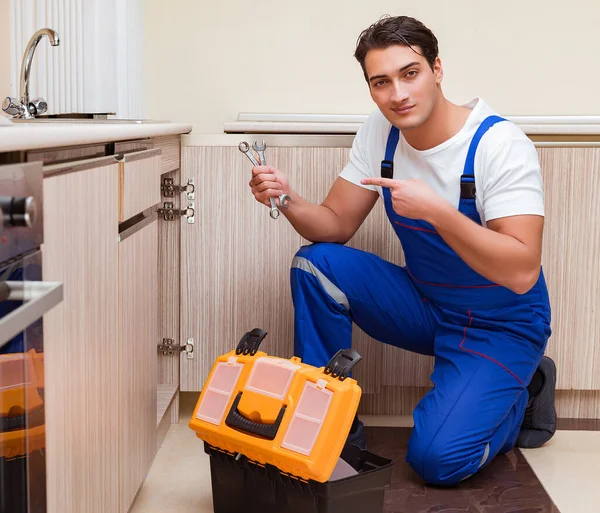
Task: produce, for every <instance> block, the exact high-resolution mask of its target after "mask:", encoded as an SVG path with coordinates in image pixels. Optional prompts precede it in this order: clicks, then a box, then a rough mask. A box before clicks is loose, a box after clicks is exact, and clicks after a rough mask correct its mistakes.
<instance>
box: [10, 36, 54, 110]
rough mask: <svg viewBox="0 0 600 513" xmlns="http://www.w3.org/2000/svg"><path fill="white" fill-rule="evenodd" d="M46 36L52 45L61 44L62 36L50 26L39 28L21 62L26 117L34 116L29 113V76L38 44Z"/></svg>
mask: <svg viewBox="0 0 600 513" xmlns="http://www.w3.org/2000/svg"><path fill="white" fill-rule="evenodd" d="M44 36H46V37H47V38H48V39H49V40H50V44H51V45H52V46H59V45H60V38H59V37H58V34H57V33H56V32H55V31H54V30H52V29H49V28H43V29H40V30H38V31H37V32H36V33H35V34H33V36H31V39H30V40H29V43H27V47H26V49H25V53H24V54H23V61H22V62H21V84H20V86H21V90H20V94H21V104H22V105H23V107H25V112H24V117H26V118H30V117H33V116H32V115H31V114H30V113H29V101H30V100H29V77H30V74H31V63H32V61H33V54H34V53H35V49H36V48H37V45H38V44H39V42H40V41H41V40H42V37H44Z"/></svg>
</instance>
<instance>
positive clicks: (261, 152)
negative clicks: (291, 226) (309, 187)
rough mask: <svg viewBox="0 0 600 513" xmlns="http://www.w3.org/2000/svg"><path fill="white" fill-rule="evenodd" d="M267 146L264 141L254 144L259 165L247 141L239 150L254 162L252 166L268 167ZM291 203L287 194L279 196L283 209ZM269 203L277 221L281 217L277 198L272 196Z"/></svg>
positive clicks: (239, 146)
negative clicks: (276, 201)
mask: <svg viewBox="0 0 600 513" xmlns="http://www.w3.org/2000/svg"><path fill="white" fill-rule="evenodd" d="M266 147H267V145H266V144H265V142H264V141H262V144H261V145H259V144H258V142H257V141H254V144H253V145H252V148H253V149H254V150H255V151H256V153H258V156H259V158H260V161H261V162H260V164H259V163H258V161H257V160H256V158H255V157H254V155H253V153H252V152H251V151H250V146H249V145H248V143H247V142H246V141H242V142H241V143H240V144H239V145H238V149H239V150H240V151H241V152H242V153H245V154H246V156H247V157H248V159H249V160H250V162H252V164H253V165H254V166H259V165H261V164H262V165H263V166H264V165H266V158H265V149H266ZM289 201H291V198H290V197H289V196H288V195H287V194H282V195H281V196H279V202H280V205H281V207H282V208H288V202H289ZM269 202H270V203H271V212H270V216H271V217H272V218H273V219H277V218H278V217H279V214H280V212H279V209H278V208H277V204H276V203H275V198H273V197H272V196H271V197H270V198H269Z"/></svg>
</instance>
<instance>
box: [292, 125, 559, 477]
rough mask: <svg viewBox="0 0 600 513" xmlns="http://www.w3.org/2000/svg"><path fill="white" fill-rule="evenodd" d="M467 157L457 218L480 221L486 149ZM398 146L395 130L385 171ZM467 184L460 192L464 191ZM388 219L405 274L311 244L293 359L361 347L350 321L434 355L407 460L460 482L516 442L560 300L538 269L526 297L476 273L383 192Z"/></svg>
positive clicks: (297, 269) (302, 257)
mask: <svg viewBox="0 0 600 513" xmlns="http://www.w3.org/2000/svg"><path fill="white" fill-rule="evenodd" d="M501 121H505V120H504V119H502V118H500V117H497V116H493V117H489V118H487V119H486V120H484V121H483V122H482V124H481V125H480V127H479V128H478V130H477V132H476V134H475V135H474V137H473V139H472V141H471V145H470V147H469V150H468V154H467V158H466V162H465V166H464V171H463V175H462V177H461V184H460V185H461V190H463V191H466V192H465V193H461V199H460V202H459V205H458V210H459V211H460V212H461V213H463V214H464V215H466V216H468V217H469V218H470V219H472V220H473V221H475V222H476V223H478V224H481V220H480V218H479V214H478V212H477V209H476V206H475V198H474V194H469V190H471V191H472V192H474V179H475V176H474V174H475V172H474V160H475V152H476V150H477V145H478V143H479V141H480V139H481V137H482V136H483V135H484V134H485V132H486V131H487V130H488V129H489V128H490V127H491V126H493V125H494V124H495V123H498V122H501ZM398 139H399V131H398V129H396V128H395V127H392V128H391V130H390V134H389V137H388V141H387V147H386V152H385V153H386V154H385V160H384V161H383V162H382V172H385V171H386V170H387V169H389V168H390V167H391V166H390V163H392V162H393V160H394V153H395V151H396V146H397V143H398ZM457 186H459V184H457ZM383 197H384V202H385V209H386V212H387V216H388V218H389V220H390V222H391V223H392V226H393V227H394V230H395V232H396V234H397V235H398V237H399V239H400V241H401V244H402V248H403V250H404V254H405V257H406V266H405V267H400V266H397V265H394V264H392V263H390V262H387V261H385V260H383V259H381V258H380V257H378V256H376V255H374V254H371V253H367V252H364V251H361V250H357V249H354V248H350V247H347V246H344V245H341V244H333V243H316V244H311V245H307V246H303V247H302V248H301V249H300V250H299V251H298V253H297V254H296V256H295V257H294V261H293V263H292V269H291V288H292V299H293V303H294V309H295V317H294V336H295V340H294V354H295V355H297V356H299V357H301V358H302V360H303V361H304V362H306V363H309V364H312V365H315V366H323V365H325V364H326V363H327V362H328V361H329V359H330V358H331V357H332V356H333V355H334V354H335V353H336V352H337V351H338V350H339V349H342V348H347V347H349V346H350V345H351V343H352V342H351V341H352V322H354V323H356V324H357V325H358V326H359V327H360V328H361V329H362V330H363V331H364V332H365V333H367V334H368V335H369V336H371V337H373V338H374V339H376V340H379V341H381V342H383V343H387V344H392V345H394V346H397V347H400V348H403V349H406V350H409V351H413V352H417V353H420V354H425V355H431V356H434V370H433V373H432V375H431V380H432V382H433V389H432V390H430V391H429V392H428V393H427V394H426V395H425V396H424V397H423V398H422V399H421V401H420V402H419V404H418V405H417V407H416V408H415V410H414V412H413V417H414V429H413V431H412V434H411V438H410V441H409V445H408V453H407V461H408V463H409V464H410V466H411V467H412V468H413V469H414V470H415V471H416V472H417V473H418V474H419V475H420V476H421V477H422V478H423V479H424V480H425V481H426V482H429V483H432V484H447V485H452V484H455V483H457V482H459V481H461V480H463V479H465V478H467V477H469V476H471V475H473V474H474V473H475V472H477V471H478V470H479V469H481V468H482V467H483V466H484V465H486V463H488V462H490V461H491V460H492V459H493V458H494V457H495V456H496V455H497V454H500V453H504V452H507V451H509V450H510V449H512V448H513V446H514V445H515V442H516V439H517V436H518V433H519V429H520V426H521V423H522V421H523V416H524V412H525V407H526V405H527V400H528V392H527V385H528V384H529V382H530V380H531V378H532V376H533V373H534V372H535V370H536V368H537V366H538V364H539V362H540V360H541V358H542V355H543V353H544V350H545V348H546V343H547V341H548V338H549V337H550V334H551V330H550V304H549V298H548V292H547V289H546V284H545V280H544V276H543V272H542V270H541V269H540V276H539V279H538V281H537V283H536V284H535V285H534V287H533V288H532V289H531V290H530V291H529V292H527V293H526V294H522V295H519V294H516V293H514V292H512V291H510V290H509V289H507V288H505V287H502V286H500V285H497V284H495V283H492V282H490V281H488V280H487V279H486V278H484V277H483V276H481V275H480V274H478V273H476V272H475V271H473V270H472V269H471V268H470V267H469V266H467V264H465V262H464V261H463V260H462V259H461V258H460V257H459V256H458V255H457V254H456V253H455V252H454V251H453V250H452V249H451V248H450V247H449V246H448V245H447V244H446V243H445V242H444V240H443V239H442V237H441V236H440V235H439V234H438V233H437V232H436V230H435V229H434V227H433V226H432V225H430V224H428V223H426V222H424V221H418V220H413V219H408V218H405V217H402V216H399V215H398V214H397V213H396V212H395V211H394V210H393V207H392V200H391V196H390V191H389V189H388V188H383Z"/></svg>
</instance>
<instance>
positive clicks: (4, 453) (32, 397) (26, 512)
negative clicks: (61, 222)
mask: <svg viewBox="0 0 600 513" xmlns="http://www.w3.org/2000/svg"><path fill="white" fill-rule="evenodd" d="M42 178H43V172H42V164H41V163H40V162H36V163H28V164H15V165H6V166H0V513H42V512H45V511H46V461H45V447H46V437H45V410H44V390H45V384H44V340H43V325H42V323H43V316H44V314H45V313H46V312H48V311H49V310H50V309H52V308H53V307H54V306H55V305H57V304H58V303H60V302H61V301H62V293H63V291H62V284H60V283H48V282H43V281H42V257H41V250H40V246H41V244H42V242H43V225H44V223H43V198H42V191H43V187H42Z"/></svg>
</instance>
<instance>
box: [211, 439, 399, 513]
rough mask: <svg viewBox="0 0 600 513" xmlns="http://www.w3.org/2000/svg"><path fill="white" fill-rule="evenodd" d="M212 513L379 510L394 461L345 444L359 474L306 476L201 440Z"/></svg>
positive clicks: (373, 512)
mask: <svg viewBox="0 0 600 513" xmlns="http://www.w3.org/2000/svg"><path fill="white" fill-rule="evenodd" d="M204 450H205V452H206V453H207V454H208V455H209V456H210V473H211V479H212V494H213V508H214V512H215V513H242V512H243V513H380V512H381V511H383V503H384V496H385V488H386V487H387V486H388V485H389V484H390V480H391V475H392V464H393V462H392V461H391V460H389V459H387V458H383V457H381V456H377V455H376V454H373V453H371V452H369V451H361V450H360V449H358V448H356V447H354V446H352V445H346V446H345V447H344V449H343V451H342V454H341V458H342V459H343V460H344V461H346V462H347V463H349V464H350V465H352V467H353V468H354V469H355V470H356V471H357V472H358V474H356V475H353V476H349V477H346V478H343V479H340V480H338V481H327V482H325V483H319V482H316V481H312V480H309V481H304V480H300V479H298V478H295V477H293V476H290V475H288V474H285V473H283V472H281V471H280V470H279V469H278V468H277V467H274V466H272V465H261V464H257V463H255V462H252V461H250V460H249V459H248V458H246V457H245V456H242V455H237V456H236V455H234V454H231V453H227V452H225V451H223V450H221V449H219V448H218V447H213V446H211V445H209V444H208V443H206V442H205V443H204Z"/></svg>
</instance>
